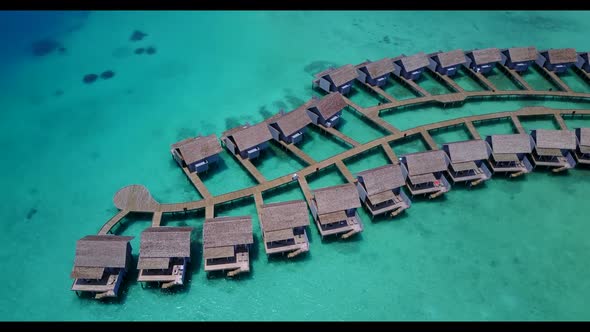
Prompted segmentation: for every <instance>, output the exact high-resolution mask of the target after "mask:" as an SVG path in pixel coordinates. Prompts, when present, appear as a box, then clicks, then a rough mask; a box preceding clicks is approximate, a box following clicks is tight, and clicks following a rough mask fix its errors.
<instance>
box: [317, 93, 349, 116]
mask: <svg viewBox="0 0 590 332" xmlns="http://www.w3.org/2000/svg"><path fill="white" fill-rule="evenodd" d="M346 105H347V104H346V101H344V98H342V95H341V94H340V93H338V92H332V93H330V94H328V95H327V96H324V97H323V98H322V99H320V100H318V101H317V102H316V103H315V104H313V105H312V107H316V108H317V109H318V111H319V112H320V114H321V115H322V117H324V119H329V118H331V117H333V116H334V115H335V114H336V113H338V112H340V111H341V110H342V109H343V108H345V107H346Z"/></svg>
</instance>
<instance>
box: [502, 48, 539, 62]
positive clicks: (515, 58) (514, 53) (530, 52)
mask: <svg viewBox="0 0 590 332" xmlns="http://www.w3.org/2000/svg"><path fill="white" fill-rule="evenodd" d="M508 56H509V57H510V60H511V61H512V62H525V61H535V60H537V56H538V53H537V48H536V47H534V46H529V47H513V48H509V49H508Z"/></svg>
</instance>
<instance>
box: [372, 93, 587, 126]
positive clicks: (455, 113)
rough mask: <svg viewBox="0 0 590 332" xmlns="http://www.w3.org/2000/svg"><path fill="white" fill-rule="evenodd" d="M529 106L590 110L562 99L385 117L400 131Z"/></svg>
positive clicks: (413, 110) (411, 110)
mask: <svg viewBox="0 0 590 332" xmlns="http://www.w3.org/2000/svg"><path fill="white" fill-rule="evenodd" d="M527 106H545V107H550V108H559V109H589V108H590V100H588V101H583V102H569V101H564V100H559V99H552V100H549V99H545V100H543V99H512V100H484V101H481V100H472V99H467V100H466V102H465V104H463V105H461V106H457V107H443V106H439V105H438V104H430V105H424V106H420V107H408V108H402V109H393V110H387V111H382V112H381V117H382V118H383V119H384V120H385V121H387V122H389V123H391V124H392V125H394V126H395V127H397V128H398V129H400V130H406V129H410V128H413V127H416V126H419V125H425V124H429V123H433V122H439V121H445V120H451V119H456V118H460V117H464V116H474V115H481V114H488V113H496V112H505V111H513V110H517V109H520V108H522V107H527Z"/></svg>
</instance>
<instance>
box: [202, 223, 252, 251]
mask: <svg viewBox="0 0 590 332" xmlns="http://www.w3.org/2000/svg"><path fill="white" fill-rule="evenodd" d="M253 242H254V239H253V236H252V218H251V217H250V216H241V217H218V218H209V219H205V223H204V224H203V247H204V248H212V247H226V246H234V245H240V244H251V243H253Z"/></svg>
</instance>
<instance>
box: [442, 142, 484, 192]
mask: <svg viewBox="0 0 590 332" xmlns="http://www.w3.org/2000/svg"><path fill="white" fill-rule="evenodd" d="M442 149H443V151H445V152H446V153H447V155H448V156H449V160H450V165H449V168H448V169H447V174H448V175H449V177H450V178H451V181H453V184H455V183H458V182H468V183H469V186H475V185H478V184H480V183H481V182H483V181H486V180H489V179H490V178H491V177H492V172H490V170H489V169H488V167H487V166H486V163H485V162H486V161H487V160H488V159H489V157H490V154H491V153H492V149H491V148H490V146H489V145H488V143H486V141H484V140H482V139H473V140H468V141H460V142H453V143H448V144H443V146H442Z"/></svg>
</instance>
